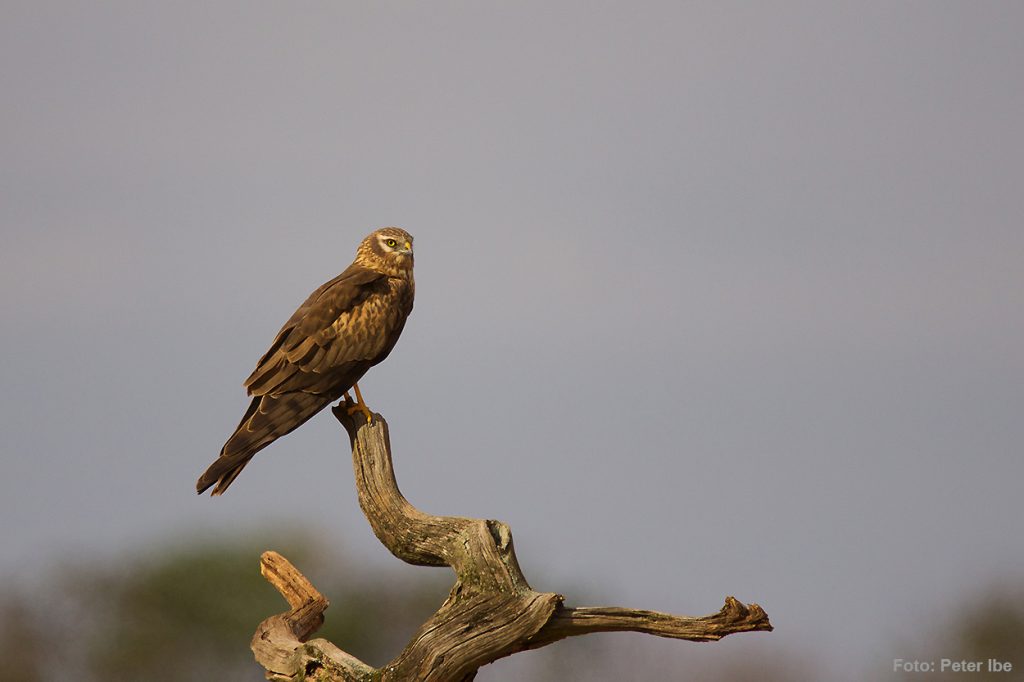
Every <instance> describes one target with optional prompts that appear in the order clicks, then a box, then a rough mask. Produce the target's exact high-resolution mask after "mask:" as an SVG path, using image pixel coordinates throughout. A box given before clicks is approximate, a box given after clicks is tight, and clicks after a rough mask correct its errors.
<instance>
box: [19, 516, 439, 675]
mask: <svg viewBox="0 0 1024 682" xmlns="http://www.w3.org/2000/svg"><path fill="white" fill-rule="evenodd" d="M265 549H275V550H277V551H279V552H281V553H282V554H284V555H285V556H286V557H288V558H289V560H291V561H292V562H293V563H294V564H295V565H296V566H298V567H299V569H300V570H302V571H303V572H304V573H306V575H308V576H309V577H310V578H311V579H312V580H313V581H314V584H315V585H316V586H317V588H318V589H320V590H321V591H322V592H323V593H324V594H325V595H327V597H328V598H329V599H330V600H331V607H330V608H329V609H328V611H327V621H326V623H325V626H324V628H323V629H322V630H321V631H320V633H318V635H317V636H322V637H326V638H328V639H330V640H331V641H333V642H335V643H336V644H338V645H339V646H341V647H343V648H344V649H346V650H347V651H349V652H350V653H352V654H353V655H355V656H358V657H360V658H362V659H363V660H365V661H367V662H368V663H371V664H375V665H378V664H381V663H383V662H385V661H387V660H389V659H390V658H391V657H392V656H394V655H395V654H397V653H398V651H399V650H400V649H401V647H402V646H404V644H405V642H406V641H407V640H408V638H409V637H410V636H411V635H412V633H413V632H414V631H415V629H416V628H417V627H418V626H419V624H420V623H422V622H423V621H424V620H425V619H426V618H427V617H428V616H429V614H430V613H432V612H433V611H434V610H435V609H436V608H437V607H438V606H439V605H440V603H441V602H442V601H443V600H444V598H445V596H446V595H447V591H448V587H449V584H448V583H449V581H450V575H448V574H444V573H443V572H440V571H438V572H434V571H424V570H423V569H420V570H419V571H417V572H416V573H415V574H414V575H415V577H416V578H417V579H418V580H417V582H408V581H401V580H397V579H396V578H395V577H394V574H393V573H392V574H389V573H388V572H384V573H380V572H378V573H375V574H373V575H372V576H370V575H368V574H367V572H366V569H365V568H363V569H362V570H361V571H358V570H352V569H351V568H349V567H347V566H346V565H345V562H344V560H343V558H341V557H337V556H334V557H331V556H328V555H325V554H323V553H318V552H316V551H315V550H314V549H313V544H312V543H311V542H310V541H309V540H308V539H306V538H304V537H303V536H301V535H299V534H294V533H283V534H281V533H279V534H275V535H274V536H273V538H272V539H268V538H267V537H266V536H265V535H261V536H260V537H259V538H255V537H251V538H243V539H241V540H234V539H232V540H227V541H225V542H205V543H202V544H185V545H182V544H173V545H165V546H163V547H161V548H158V549H156V550H154V551H153V552H152V553H151V554H150V555H148V556H145V557H142V558H133V559H123V558H122V560H121V561H120V562H118V563H116V564H109V563H107V564H102V565H99V566H92V567H85V566H81V565H70V566H65V567H64V568H63V569H62V571H61V575H60V576H58V577H57V578H56V579H54V580H53V581H52V582H51V583H50V584H49V585H48V586H47V587H46V594H41V595H31V596H29V595H25V594H15V593H14V592H13V591H11V592H10V593H9V594H7V595H6V596H5V599H4V600H3V601H2V602H0V607H2V608H0V635H3V641H2V642H0V655H2V656H3V657H4V660H5V661H6V662H7V663H8V664H9V667H8V669H7V672H11V671H17V675H16V676H15V677H12V678H9V679H18V680H23V681H24V682H34V681H35V680H43V679H45V680H47V681H48V682H49V681H50V680H60V679H69V680H70V679H74V680H76V681H81V682H88V681H90V680H97V681H98V680H104V681H108V680H147V681H152V682H178V681H186V680H187V681H189V682H192V681H194V680H205V679H214V676H213V675H211V672H212V671H216V677H215V678H216V679H217V680H218V681H219V682H223V681H232V680H258V679H262V673H261V670H262V669H261V668H259V666H258V665H257V664H256V663H255V661H254V660H253V657H252V653H251V651H250V650H249V640H250V639H251V638H252V635H253V633H254V632H255V630H256V626H257V625H258V624H259V623H260V621H262V620H263V619H264V618H267V617H268V616H271V615H274V614H276V613H280V612H282V611H284V610H286V609H287V604H286V603H285V602H284V600H283V599H282V598H281V596H280V595H279V594H278V593H277V592H276V591H275V590H274V589H273V588H272V587H271V586H270V585H269V584H268V583H267V582H266V581H265V580H264V579H263V578H262V576H260V573H259V556H260V554H261V553H262V552H263V550H265ZM40 604H43V605H44V606H43V607H42V608H39V605H40ZM30 605H31V606H32V608H29V606H30ZM55 643H56V644H57V647H53V646H52V645H53V644H55ZM47 644H49V645H50V646H46V645H47ZM42 650H46V651H47V653H46V654H45V655H42V654H41V653H40V652H41V651H42ZM42 659H45V666H41V665H40V660H42ZM44 667H45V670H43V668H44ZM71 671H73V673H72V672H71ZM5 679H8V678H7V677H5Z"/></svg>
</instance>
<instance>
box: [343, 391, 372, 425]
mask: <svg viewBox="0 0 1024 682" xmlns="http://www.w3.org/2000/svg"><path fill="white" fill-rule="evenodd" d="M352 388H354V389H355V390H356V404H355V405H349V401H351V400H352V399H351V398H350V397H349V395H348V391H345V405H346V406H347V407H346V409H347V410H348V413H349V414H355V413H356V412H362V413H363V414H364V415H365V416H366V423H367V424H369V423H370V422H372V421H373V415H372V414H371V413H370V408H368V407H367V406H366V403H365V402H363V394H362V393H360V392H359V384H358V383H356V384H353V385H352Z"/></svg>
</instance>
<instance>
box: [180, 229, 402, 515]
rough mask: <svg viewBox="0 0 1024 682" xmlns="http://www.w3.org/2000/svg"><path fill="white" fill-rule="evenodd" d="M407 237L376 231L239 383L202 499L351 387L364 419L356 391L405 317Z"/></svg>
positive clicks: (203, 481) (199, 486)
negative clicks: (242, 390) (240, 402)
mask: <svg viewBox="0 0 1024 682" xmlns="http://www.w3.org/2000/svg"><path fill="white" fill-rule="evenodd" d="M412 266H413V255H412V236H411V235H410V234H409V233H408V232H406V231H405V230H402V229H400V228H397V227H384V228H381V229H379V230H377V231H375V232H373V233H372V234H370V235H369V236H368V237H366V239H364V240H363V241H362V243H361V244H360V245H359V248H358V249H357V251H356V258H355V260H354V261H353V262H352V265H350V266H348V267H347V268H346V269H345V271H344V272H342V273H341V274H340V275H338V276H337V277H335V278H334V279H332V280H331V281H329V282H327V283H325V284H323V285H322V286H321V287H320V288H319V289H317V290H316V291H314V292H313V293H312V294H310V296H309V298H307V299H306V302H305V303H303V304H302V305H301V306H299V309H298V310H296V311H295V314H294V315H292V316H291V318H290V319H289V320H288V321H287V322H285V324H284V326H283V327H281V331H279V332H278V333H277V338H275V339H274V342H273V343H272V344H270V350H268V351H267V352H266V353H265V354H264V355H263V357H262V358H260V360H259V362H258V363H256V370H255V371H254V372H253V373H252V374H251V375H249V378H248V379H246V380H245V387H246V389H247V390H248V393H249V395H251V396H252V402H251V403H250V404H249V409H247V410H246V411H245V415H244V416H243V417H242V421H241V422H239V424H238V428H236V429H235V432H234V433H233V434H232V435H231V437H230V438H228V440H227V442H226V443H224V447H223V448H222V449H221V451H220V456H219V457H218V458H217V459H216V461H214V463H213V464H211V465H210V467H209V468H208V469H207V470H206V472H205V473H204V474H203V475H202V476H200V477H199V481H198V482H197V483H196V490H197V491H198V492H199V493H200V494H202V493H203V492H205V491H206V489H207V488H209V487H210V486H212V485H214V484H216V487H214V489H213V493H212V494H213V495H220V494H221V493H223V492H224V491H225V490H227V488H228V486H229V485H231V482H232V481H234V480H235V477H237V476H238V474H239V473H240V472H241V471H242V468H243V467H245V465H246V464H248V462H249V460H250V459H252V457H253V455H255V454H256V453H257V452H259V451H260V450H262V449H263V448H265V447H267V446H268V445H270V444H271V443H273V442H274V441H275V440H277V439H278V438H280V437H281V436H284V435H285V434H288V433H291V432H292V431H294V430H295V429H297V428H298V427H299V426H301V425H302V424H304V423H305V422H306V421H307V420H308V419H309V418H310V417H312V416H313V415H314V414H316V413H317V412H319V411H320V410H322V409H323V408H324V407H326V406H327V405H328V404H330V403H332V402H334V401H335V400H338V399H339V398H341V397H342V396H344V397H345V398H346V401H348V400H349V397H348V391H349V389H352V388H355V393H356V404H355V406H354V407H350V408H349V410H350V412H353V411H357V410H358V411H360V412H362V413H363V414H364V415H365V416H366V420H367V422H369V421H370V420H371V417H370V411H369V409H368V408H367V407H366V405H365V403H364V402H363V397H362V394H361V393H360V392H359V386H358V385H357V384H356V382H357V381H359V379H361V378H362V376H363V375H364V374H365V373H366V371H367V370H368V369H370V368H371V367H373V366H374V365H376V364H377V363H378V362H381V361H382V360H383V359H384V358H386V357H387V356H388V353H390V352H391V349H392V348H394V347H395V343H396V342H397V341H398V336H399V334H401V333H402V328H403V327H404V326H405V320H406V318H407V317H408V316H409V313H410V312H411V311H412V303H413V294H414V291H415V283H414V281H413V276H412Z"/></svg>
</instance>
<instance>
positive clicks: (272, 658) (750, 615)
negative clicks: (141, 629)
mask: <svg viewBox="0 0 1024 682" xmlns="http://www.w3.org/2000/svg"><path fill="white" fill-rule="evenodd" d="M334 415H335V417H337V418H338V421H340V422H341V423H342V425H343V426H344V427H345V430H346V431H348V434H349V439H350V441H351V444H352V464H353V467H354V469H355V478H356V489H357V490H358V493H359V506H360V507H361V508H362V510H363V513H364V514H366V518H367V519H368V520H369V522H370V526H371V527H372V528H373V532H374V534H375V535H376V536H377V538H378V539H379V540H380V541H381V542H382V543H383V544H384V546H385V547H387V548H388V549H389V550H390V551H391V553H392V554H394V555H395V556H396V557H398V558H399V559H401V560H402V561H405V562H407V563H410V564H416V565H420V566H451V567H452V569H453V570H454V571H455V575H456V580H455V586H454V587H453V588H452V590H451V592H450V594H449V595H448V598H447V599H446V600H445V602H444V604H442V605H441V608H440V609H438V611H437V613H435V614H434V615H433V616H432V617H431V618H430V619H429V620H428V621H427V622H426V623H424V624H423V625H422V626H421V627H420V629H419V630H418V631H417V632H416V634H415V635H414V636H413V638H412V641H411V642H409V644H408V645H407V646H406V647H405V649H404V650H403V651H402V652H401V653H400V654H399V655H398V656H397V657H396V658H395V659H394V660H392V661H391V662H390V663H388V664H387V665H385V666H383V667H382V668H380V669H375V668H373V667H372V666H369V665H367V664H366V663H363V662H362V661H359V660H358V659H356V658H354V657H353V656H350V655H349V654H346V653H345V652H343V651H341V650H340V649H338V647H336V646H334V645H333V644H331V643H330V642H328V641H326V640H323V639H316V640H312V641H306V638H307V637H309V636H310V635H311V634H312V633H313V632H315V631H316V630H317V628H319V626H320V625H321V624H322V623H323V612H324V609H326V608H327V605H328V602H327V599H325V598H324V597H323V595H321V594H320V593H319V592H317V590H316V589H315V588H314V587H313V586H312V585H311V584H310V583H309V581H308V580H307V579H306V578H305V577H304V576H303V575H302V574H301V573H299V571H298V570H296V569H295V567H294V566H292V565H291V564H290V563H288V561H287V560H286V559H285V558H284V557H282V556H281V555H279V554H277V553H275V552H265V553H264V554H263V557H262V559H261V562H262V563H261V566H262V569H261V570H262V572H263V575H264V577H266V578H267V580H268V581H270V583H271V584H272V585H274V587H275V588H277V590H278V591H279V592H280V593H281V594H282V596H284V598H285V599H286V600H287V601H288V604H289V606H291V610H290V611H288V612H286V613H282V614H279V615H277V616H272V617H271V618H268V619H267V620H265V621H264V622H263V623H261V624H260V627H259V628H258V629H257V631H256V635H255V636H254V637H253V642H252V648H253V652H254V653H255V655H256V660H257V661H258V662H259V663H260V665H262V666H263V667H264V668H266V670H267V678H268V679H271V680H276V681H278V682H284V681H286V680H287V681H298V680H315V681H317V682H328V681H330V682H338V681H342V680H344V681H347V682H355V681H369V680H371V679H373V680H381V681H382V682H387V681H389V680H424V681H437V682H449V681H451V682H461V681H463V680H472V679H473V677H475V675H476V671H477V669H479V668H480V667H481V666H483V665H486V664H488V663H491V662H493V661H496V660H498V659H499V658H502V657H504V656H508V655H510V654H513V653H516V652H518V651H523V650H526V649H536V648H538V647H542V646H546V645H548V644H551V643H552V642H557V641H558V640H560V639H565V638H566V637H573V636H576V635H585V634H588V633H591V632H613V631H632V632H645V633H647V634H651V635H657V636H659V637H671V638H675V639H686V640H690V641H694V642H712V641H716V640H719V639H721V638H722V637H725V636H726V635H731V634H735V633H737V632H753V631H758V630H764V631H770V630H771V629H772V626H771V623H770V622H769V621H768V616H767V614H765V612H764V610H763V609H762V608H761V607H760V606H758V605H757V604H751V605H750V606H745V605H744V604H742V603H741V602H739V601H737V600H736V599H734V598H733V597H726V600H725V606H723V607H722V609H721V610H720V611H719V612H718V613H715V614H711V615H708V616H701V617H690V616H674V615H670V614H667V613H659V612H657V611H643V610H637V609H625V608H618V607H576V608H570V607H566V606H564V605H563V603H562V601H563V597H562V596H561V595H559V594H554V593H551V592H536V591H534V590H533V589H532V588H531V587H530V585H529V583H527V581H526V578H525V577H524V576H523V574H522V571H520V569H519V563H518V562H517V561H516V555H515V550H514V549H513V546H512V532H511V531H510V530H509V528H508V526H506V525H505V524H504V523H502V522H500V521H493V520H480V519H468V518H463V517H459V516H432V515H430V514H425V513H424V512H422V511H420V510H419V509H416V507H414V506H412V505H411V504H410V503H409V502H408V500H406V499H405V497H404V496H403V495H402V493H401V491H400V490H399V489H398V484H397V482H396V480H395V472H394V468H393V466H392V461H391V443H390V440H389V437H388V426H387V422H385V421H384V418H383V417H381V416H380V415H379V414H375V415H374V418H373V421H372V422H371V423H369V424H367V423H366V422H365V420H364V419H363V418H362V415H361V414H359V415H356V416H355V417H353V416H351V415H349V414H348V413H347V411H346V410H345V408H344V406H339V407H336V408H334Z"/></svg>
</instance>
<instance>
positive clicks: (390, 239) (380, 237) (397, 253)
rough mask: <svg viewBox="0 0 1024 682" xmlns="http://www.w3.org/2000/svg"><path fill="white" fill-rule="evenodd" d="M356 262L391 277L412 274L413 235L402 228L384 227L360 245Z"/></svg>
mask: <svg viewBox="0 0 1024 682" xmlns="http://www.w3.org/2000/svg"><path fill="white" fill-rule="evenodd" d="M356 260H357V261H359V262H360V263H362V264H363V265H365V266H366V267H368V268H371V269H373V270H377V271H378V272H383V273H385V274H387V275H389V276H391V277H405V276H407V275H408V274H409V273H411V272H412V264H413V258H412V235H411V234H409V233H408V232H406V231H405V230H403V229H402V228H400V227H382V228H380V229H379V230H374V231H373V232H372V233H370V234H369V235H367V237H366V239H364V240H363V243H362V244H360V245H359V251H358V253H357V255H356Z"/></svg>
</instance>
